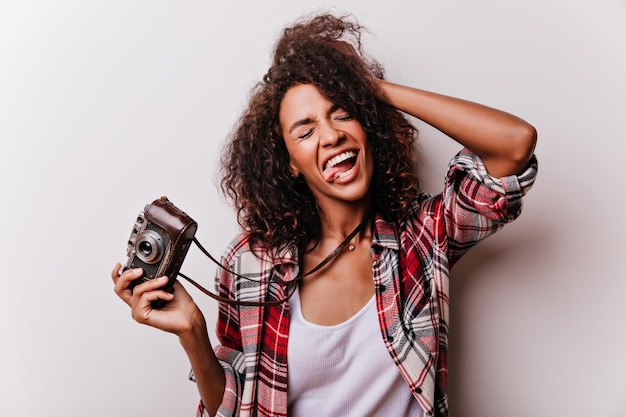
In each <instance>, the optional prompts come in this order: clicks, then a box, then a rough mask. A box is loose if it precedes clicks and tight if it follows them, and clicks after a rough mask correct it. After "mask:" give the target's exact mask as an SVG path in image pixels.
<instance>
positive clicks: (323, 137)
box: [320, 123, 345, 146]
mask: <svg viewBox="0 0 626 417" xmlns="http://www.w3.org/2000/svg"><path fill="white" fill-rule="evenodd" d="M344 137H345V134H344V133H343V132H342V131H341V130H337V129H335V127H334V126H333V125H332V123H325V124H324V125H323V126H322V127H321V132H320V144H321V145H322V146H335V145H337V144H338V143H339V142H341V140H342V139H343V138H344Z"/></svg>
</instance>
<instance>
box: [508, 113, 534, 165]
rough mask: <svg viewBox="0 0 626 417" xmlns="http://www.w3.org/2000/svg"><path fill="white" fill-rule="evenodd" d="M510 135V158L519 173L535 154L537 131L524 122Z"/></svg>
mask: <svg viewBox="0 0 626 417" xmlns="http://www.w3.org/2000/svg"><path fill="white" fill-rule="evenodd" d="M512 133H513V134H512V135H511V138H510V142H509V143H510V145H511V152H510V157H511V160H512V162H513V163H514V164H515V165H516V166H517V167H518V168H519V170H520V171H521V170H523V169H524V168H525V167H526V165H528V162H529V161H530V158H532V156H533V154H534V153H535V146H536V145H537V129H535V127H534V126H533V125H531V124H529V123H526V122H524V123H522V124H521V125H520V126H519V127H518V128H517V129H515V132H512Z"/></svg>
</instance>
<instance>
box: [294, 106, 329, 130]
mask: <svg viewBox="0 0 626 417" xmlns="http://www.w3.org/2000/svg"><path fill="white" fill-rule="evenodd" d="M340 108H341V106H339V105H338V104H333V105H332V106H330V108H329V109H328V111H327V112H326V115H331V114H333V113H334V112H336V111H337V110H339V109H340ZM314 121H315V120H314V119H312V118H311V117H305V118H304V119H301V120H298V121H296V122H294V123H293V124H292V125H291V127H290V128H289V133H291V132H293V131H294V130H295V129H297V128H298V127H300V126H304V125H308V124H309V123H313V122H314Z"/></svg>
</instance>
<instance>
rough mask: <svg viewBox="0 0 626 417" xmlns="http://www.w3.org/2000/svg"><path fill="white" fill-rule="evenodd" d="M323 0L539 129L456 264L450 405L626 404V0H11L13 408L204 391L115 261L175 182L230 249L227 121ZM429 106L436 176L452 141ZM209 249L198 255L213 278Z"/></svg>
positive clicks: (0, 106)
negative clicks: (130, 295)
mask: <svg viewBox="0 0 626 417" xmlns="http://www.w3.org/2000/svg"><path fill="white" fill-rule="evenodd" d="M329 6H333V8H334V10H338V11H348V12H353V13H354V14H355V15H356V16H357V17H358V18H359V20H360V21H361V22H362V23H363V24H365V25H366V26H367V27H369V29H370V31H371V35H370V36H367V38H366V45H367V50H368V51H369V52H370V53H372V54H373V55H374V56H375V57H377V58H378V59H379V60H380V61H381V62H382V63H383V64H384V65H385V66H386V68H387V77H388V79H390V80H392V81H395V82H399V83H406V84H409V85H412V86H416V87H420V88H424V89H430V90H433V91H437V92H441V93H445V94H450V95H454V96H460V97H463V98H466V99H470V100H474V101H478V102H481V103H484V104H488V105H491V106H494V107H498V108H502V109H504V110H507V111H509V112H511V113H514V114H516V115H519V116H520V117H522V118H524V119H526V120H528V121H529V122H531V123H532V124H534V125H535V126H536V127H537V130H538V131H539V143H538V147H537V155H538V157H539V160H540V175H539V178H538V180H537V183H536V186H535V188H534V189H533V190H532V191H531V193H530V194H529V195H528V196H527V198H526V200H525V211H524V213H523V215H522V217H521V218H520V219H519V220H518V221H517V222H515V223H514V224H512V225H510V226H509V227H507V228H505V229H504V230H503V231H502V232H501V233H499V234H498V235H496V236H494V237H493V238H490V239H488V240H487V241H485V242H484V243H483V244H482V245H481V246H479V247H478V248H476V249H474V250H472V251H471V252H470V254H468V256H467V257H466V258H464V259H463V261H462V262H461V263H460V264H459V265H458V266H457V268H456V270H455V271H454V273H453V283H452V301H451V311H452V329H451V330H452V335H451V346H450V372H449V380H450V396H451V411H452V415H454V416H457V417H463V416H470V417H471V416H481V417H501V416H508V417H517V416H520V417H521V416H539V417H552V416H569V417H583V416H584V417H587V416H603V417H623V416H626V395H625V394H624V392H625V391H626V360H625V359H624V352H626V324H625V322H626V320H625V319H626V298H625V297H626V296H625V294H626V282H625V281H626V280H625V278H626V273H625V272H624V271H625V267H624V258H625V257H626V251H625V249H626V243H625V232H626V229H625V226H624V215H623V210H624V202H625V201H624V196H623V193H624V186H623V175H624V168H625V163H624V151H625V150H626V146H625V145H624V142H625V141H626V124H625V121H626V119H625V117H624V115H625V114H626V5H625V2H624V1H623V0H613V1H611V0H596V1H593V2H591V1H580V0H568V1H566V0H563V1H557V0H526V1H498V0H474V1H465V0H449V1H423V0H416V1H410V2H409V1H400V0H386V1H373V0H345V1H337V2H335V3H324V2H318V1H315V2H313V1H301V2H294V1H287V0H274V1H272V0H265V1H252V0H249V1H239V2H238V1H230V2H209V1H202V2H201V1H163V0H134V1H120V0H107V1H80V0H56V1H54V2H52V1H11V0H8V1H7V0H0V140H1V142H0V143H1V149H0V233H1V235H0V237H1V239H0V267H1V268H0V270H1V271H2V276H1V280H2V291H1V292H0V415H1V416H3V417H19V416H34V415H42V416H43V415H45V416H84V415H89V416H92V417H99V416H111V415H113V416H129V417H134V416H185V415H187V416H191V415H193V414H194V409H195V407H196V404H197V399H198V396H197V393H196V390H195V385H194V384H193V383H191V382H187V381H186V377H187V372H188V363H187V359H186V357H185V355H184V353H183V351H182V349H181V348H180V346H179V343H178V341H177V340H176V338H175V337H174V336H172V335H169V334H165V333H161V332H159V331H157V330H154V329H151V328H147V327H144V326H141V325H139V324H136V323H135V322H133V321H132V320H131V318H130V315H129V311H128V308H127V307H126V306H125V305H124V304H123V303H122V302H121V301H120V300H119V299H117V297H116V296H115V295H114V293H113V290H112V283H111V281H110V278H109V272H110V270H111V269H112V267H113V264H114V263H115V262H116V261H122V260H124V259H125V241H126V238H127V236H128V233H129V232H130V227H131V225H132V222H133V220H134V217H135V215H136V213H137V212H138V211H139V210H141V209H142V208H143V206H144V205H145V204H146V203H148V202H150V201H152V200H153V199H155V198H158V197H159V196H161V195H164V194H165V195H168V196H169V197H170V199H171V200H172V201H174V203H176V204H177V205H178V206H180V207H181V208H183V209H184V210H185V211H187V212H188V213H189V214H191V215H192V217H194V218H195V219H196V220H197V221H198V223H199V225H200V227H199V231H198V235H197V236H198V237H199V239H200V241H202V242H203V243H204V244H205V245H206V247H207V248H208V249H209V250H210V251H211V252H213V253H214V254H220V253H221V251H222V250H223V248H224V246H225V244H226V243H227V242H228V241H229V240H230V238H231V237H232V235H233V234H234V233H235V232H236V230H237V227H236V223H235V216H234V213H233V211H232V210H231V209H230V208H229V206H228V205H227V204H226V203H225V202H224V201H223V200H222V199H221V198H220V197H219V194H218V193H217V189H216V186H215V178H216V171H215V167H216V161H217V157H218V152H219V149H220V145H221V144H222V143H223V140H224V138H225V137H226V136H227V134H228V132H229V131H230V129H231V127H232V126H233V124H234V122H235V120H236V118H237V117H238V115H239V113H240V111H241V109H242V107H243V106H244V104H245V101H246V95H247V92H248V91H249V89H250V88H251V87H252V86H253V84H254V83H255V82H256V80H258V79H259V78H260V77H261V76H262V75H263V73H264V71H265V69H266V68H267V65H268V60H269V53H270V51H271V47H272V45H273V42H274V40H275V39H276V37H277V35H278V33H279V31H280V29H281V28H282V27H283V25H285V24H287V23H289V22H291V21H293V19H295V18H296V17H298V16H300V15H302V14H304V13H306V12H309V11H312V10H316V9H327V8H328V7H329ZM419 127H420V128H421V131H422V134H421V144H422V145H421V150H422V155H423V158H424V162H423V170H422V171H423V172H422V176H423V179H424V188H425V189H426V190H427V191H430V192H437V191H438V190H439V189H440V188H441V184H442V178H443V176H444V172H445V167H446V164H447V162H448V160H449V158H450V157H451V156H452V155H453V154H454V153H455V152H456V151H457V150H458V145H456V144H455V143H454V142H452V141H451V140H449V139H448V138H445V137H443V136H442V135H440V134H439V133H437V132H436V131H433V130H432V129H429V128H428V127H425V126H423V125H421V124H420V125H419ZM196 252H197V251H196ZM196 252H194V250H193V249H192V253H191V254H190V256H189V258H188V260H187V261H186V262H185V265H184V267H183V271H184V272H187V273H188V274H189V275H191V276H193V277H196V278H197V279H199V280H201V281H203V282H204V283H206V284H207V285H209V286H211V288H212V277H213V274H214V271H215V267H214V266H213V265H211V264H210V263H209V261H208V260H207V261H205V260H204V259H202V257H201V256H199V254H198V253H196ZM194 297H195V298H196V299H197V301H198V302H199V303H200V304H201V306H202V309H203V310H204V311H205V313H206V315H207V317H208V321H209V322H210V323H211V328H213V323H214V321H215V303H214V302H213V301H212V300H210V299H208V298H206V297H203V296H200V295H198V294H197V293H194Z"/></svg>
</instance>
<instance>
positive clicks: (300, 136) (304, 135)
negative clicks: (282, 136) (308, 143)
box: [298, 128, 315, 139]
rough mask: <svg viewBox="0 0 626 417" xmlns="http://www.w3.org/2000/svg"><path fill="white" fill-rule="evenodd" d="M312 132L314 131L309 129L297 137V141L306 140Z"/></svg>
mask: <svg viewBox="0 0 626 417" xmlns="http://www.w3.org/2000/svg"><path fill="white" fill-rule="evenodd" d="M314 131H315V129H313V128H310V129H309V130H307V131H306V132H304V133H303V134H301V135H298V139H306V138H308V137H310V136H311V135H312V134H313V132H314Z"/></svg>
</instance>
